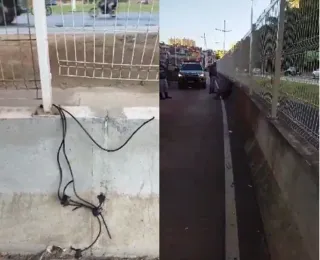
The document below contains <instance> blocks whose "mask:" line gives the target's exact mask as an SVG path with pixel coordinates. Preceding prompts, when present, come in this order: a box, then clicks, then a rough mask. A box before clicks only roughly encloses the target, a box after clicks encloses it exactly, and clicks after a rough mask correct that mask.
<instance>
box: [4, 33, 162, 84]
mask: <svg viewBox="0 0 320 260" xmlns="http://www.w3.org/2000/svg"><path fill="white" fill-rule="evenodd" d="M145 38H146V34H138V35H137V37H136V38H135V35H126V37H124V35H117V36H116V37H115V38H114V36H113V35H105V36H104V35H103V34H96V35H93V34H87V35H86V36H83V35H76V36H73V35H66V36H64V35H61V34H60V35H57V36H55V35H50V36H49V54H50V65H51V72H52V79H53V86H54V87H61V85H63V87H77V86H83V85H88V84H89V85H91V86H94V85H99V86H101V85H111V84H113V85H114V84H115V82H114V80H112V79H115V80H118V81H121V80H125V82H127V79H131V80H133V81H134V82H140V81H145V80H147V79H151V80H154V79H156V77H157V74H158V67H157V65H158V64H159V51H158V37H157V35H155V34H149V35H148V39H147V43H146V44H145ZM114 43H115V44H114ZM0 44H1V48H0V61H1V66H0V87H16V88H25V87H28V88H34V87H36V85H39V83H38V84H37V83H36V82H35V80H39V69H38V59H37V57H38V56H37V55H38V54H37V48H36V41H35V39H34V38H33V39H31V40H30V39H29V36H21V35H20V37H19V39H18V38H17V36H10V37H5V38H1V37H0ZM113 46H115V48H113ZM123 50H124V51H123ZM154 50H155V53H154ZM140 64H142V65H145V66H139V65H140ZM137 65H138V66H137ZM150 65H151V66H150ZM68 76H71V77H68ZM97 78H98V80H97ZM99 78H101V79H103V80H101V79H99Z"/></svg>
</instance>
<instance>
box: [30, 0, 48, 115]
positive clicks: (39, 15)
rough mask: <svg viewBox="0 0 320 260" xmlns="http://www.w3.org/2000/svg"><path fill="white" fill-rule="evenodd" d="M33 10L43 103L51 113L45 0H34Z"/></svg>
mask: <svg viewBox="0 0 320 260" xmlns="http://www.w3.org/2000/svg"><path fill="white" fill-rule="evenodd" d="M33 12H34V24H35V34H36V42H37V53H38V63H39V71H40V84H41V93H42V104H43V110H44V112H45V113H49V112H51V107H52V86H51V70H50V58H49V48H48V32H47V16H46V7H45V1H43V0H33Z"/></svg>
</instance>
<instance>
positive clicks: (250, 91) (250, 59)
mask: <svg viewBox="0 0 320 260" xmlns="http://www.w3.org/2000/svg"><path fill="white" fill-rule="evenodd" d="M250 22H251V25H250V28H251V33H250V47H249V48H250V49H249V78H250V79H249V81H250V82H249V83H250V85H249V94H250V95H252V92H253V86H252V83H253V80H252V44H253V29H254V28H253V0H251V19H250Z"/></svg>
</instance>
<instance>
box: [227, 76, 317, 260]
mask: <svg viewBox="0 0 320 260" xmlns="http://www.w3.org/2000/svg"><path fill="white" fill-rule="evenodd" d="M246 90H247V88H246V87H244V86H239V84H237V82H235V84H234V90H233V94H232V96H231V100H230V102H236V105H235V107H236V108H237V109H236V111H235V115H236V116H235V117H236V120H237V125H238V126H239V128H240V129H241V132H242V135H243V138H244V140H245V142H246V152H247V154H248V157H249V158H250V160H251V175H252V179H253V183H254V189H255V193H256V196H257V200H258V203H259V206H260V212H261V216H262V219H263V223H264V229H265V233H266V236H267V242H268V247H269V251H270V255H271V259H272V260H301V259H303V260H317V259H319V238H318V235H319V197H318V195H319V181H318V165H319V154H318V151H317V150H316V149H314V148H312V147H311V146H307V145H306V144H304V143H301V141H300V140H299V139H298V138H297V137H296V136H295V135H293V134H292V132H291V131H289V129H287V128H286V127H285V126H284V125H282V124H281V122H278V121H273V120H271V119H269V118H268V116H267V115H268V111H266V110H265V108H264V107H262V106H261V105H260V104H259V102H257V101H256V100H255V99H254V98H252V97H250V96H249V95H248V93H247V91H246Z"/></svg>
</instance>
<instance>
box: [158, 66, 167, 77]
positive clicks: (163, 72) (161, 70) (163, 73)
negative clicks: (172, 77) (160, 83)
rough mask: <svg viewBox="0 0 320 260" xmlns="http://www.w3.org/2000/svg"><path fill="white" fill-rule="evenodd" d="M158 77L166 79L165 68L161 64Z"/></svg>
mask: <svg viewBox="0 0 320 260" xmlns="http://www.w3.org/2000/svg"><path fill="white" fill-rule="evenodd" d="M159 74H160V75H159V76H160V79H166V78H167V68H166V67H165V66H164V65H163V64H161V65H160V73H159Z"/></svg>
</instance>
